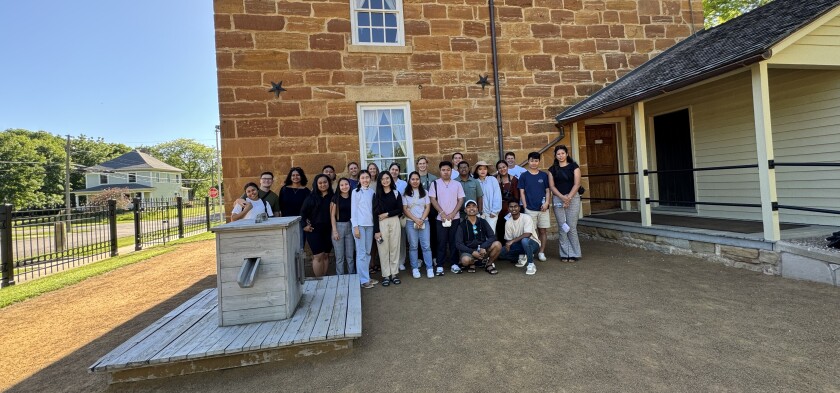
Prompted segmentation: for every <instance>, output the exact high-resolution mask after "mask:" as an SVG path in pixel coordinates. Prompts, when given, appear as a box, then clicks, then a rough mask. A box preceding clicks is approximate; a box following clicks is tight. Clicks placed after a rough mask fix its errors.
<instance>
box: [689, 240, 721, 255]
mask: <svg viewBox="0 0 840 393" xmlns="http://www.w3.org/2000/svg"><path fill="white" fill-rule="evenodd" d="M689 248H691V251H694V252H696V253H699V254H714V253H715V244H714V243H707V242H701V241H696V240H692V241H691V242H690V247H689Z"/></svg>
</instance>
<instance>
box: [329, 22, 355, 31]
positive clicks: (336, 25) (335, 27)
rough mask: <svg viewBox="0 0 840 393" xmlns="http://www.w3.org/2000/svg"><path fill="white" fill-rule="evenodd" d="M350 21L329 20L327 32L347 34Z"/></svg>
mask: <svg viewBox="0 0 840 393" xmlns="http://www.w3.org/2000/svg"><path fill="white" fill-rule="evenodd" d="M351 28H352V27H351V25H350V21H349V20H347V19H337V18H336V19H330V21H329V22H327V31H328V32H330V33H349V32H350V29H351Z"/></svg>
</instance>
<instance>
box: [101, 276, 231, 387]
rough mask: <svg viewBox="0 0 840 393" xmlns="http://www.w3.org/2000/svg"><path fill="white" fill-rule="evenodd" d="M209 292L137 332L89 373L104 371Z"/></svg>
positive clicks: (201, 293)
mask: <svg viewBox="0 0 840 393" xmlns="http://www.w3.org/2000/svg"><path fill="white" fill-rule="evenodd" d="M211 291H212V292H215V288H210V289H205V290H203V291H201V292H199V294H198V295H195V296H193V297H192V298H190V299H189V300H187V301H186V302H184V303H183V304H181V305H180V306H178V307H177V308H175V309H174V310H172V311H170V312H168V313H167V314H166V315H164V316H163V317H161V318H160V319H158V320H157V321H155V322H154V323H152V324H151V325H149V326H147V327H146V328H145V329H143V330H141V331H140V332H138V333H137V334H135V335H134V336H132V337H131V338H129V339H128V340H126V341H125V342H123V343H122V344H120V345H119V346H118V347H116V348H114V349H113V350H111V352H108V353H107V354H105V356H103V357H101V358H99V360H97V361H96V363H94V364H93V365H91V366H90V371H99V370H100V369H104V368H105V367H107V366H108V365H110V364H111V363H113V361H114V360H115V359H116V358H118V357H119V356H120V355H122V354H123V353H125V352H126V351H128V350H129V349H131V348H133V347H134V346H135V345H137V344H138V343H140V342H142V341H143V339H145V338H146V337H148V336H150V335H151V334H152V333H154V332H155V331H156V330H158V329H160V327H161V326H163V325H165V324H166V323H167V322H169V321H170V320H172V318H175V317H177V316H178V315H180V314H181V313H182V312H184V310H186V309H187V308H189V307H190V306H192V305H193V304H195V302H197V301H199V300H201V299H203V298H204V297H205V296H208V295H209V294H210V292H211Z"/></svg>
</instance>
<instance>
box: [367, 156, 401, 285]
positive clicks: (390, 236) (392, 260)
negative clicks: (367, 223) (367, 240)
mask: <svg viewBox="0 0 840 393" xmlns="http://www.w3.org/2000/svg"><path fill="white" fill-rule="evenodd" d="M402 212H403V203H402V198H401V197H400V194H399V192H397V190H396V189H394V179H393V178H392V177H391V174H390V173H389V172H382V173H380V174H379V181H378V182H376V195H375V196H374V197H373V216H374V218H373V238H374V239H376V243H377V248H378V249H379V264H380V265H381V267H382V286H383V287H387V286H389V285H391V283H394V284H395V285H399V284H400V282H401V281H400V278H399V277H398V276H397V273H399V269H398V268H397V262H398V261H399V249H400V246H399V241H400V216H401V215H402Z"/></svg>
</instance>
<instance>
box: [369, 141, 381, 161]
mask: <svg viewBox="0 0 840 393" xmlns="http://www.w3.org/2000/svg"><path fill="white" fill-rule="evenodd" d="M377 157H379V144H378V143H373V144H369V145H367V158H369V159H370V158H377Z"/></svg>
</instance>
